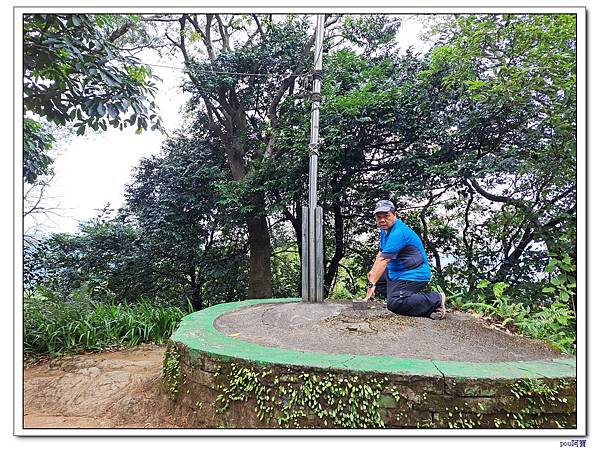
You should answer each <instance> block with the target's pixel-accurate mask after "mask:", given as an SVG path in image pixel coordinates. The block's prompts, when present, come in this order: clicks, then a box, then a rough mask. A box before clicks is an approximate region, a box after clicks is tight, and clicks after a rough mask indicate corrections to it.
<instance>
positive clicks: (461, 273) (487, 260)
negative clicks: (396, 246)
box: [25, 14, 577, 352]
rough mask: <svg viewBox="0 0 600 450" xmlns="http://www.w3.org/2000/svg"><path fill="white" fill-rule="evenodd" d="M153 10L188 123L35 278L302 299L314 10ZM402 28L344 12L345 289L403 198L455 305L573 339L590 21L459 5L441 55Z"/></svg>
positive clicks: (569, 343)
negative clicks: (408, 43)
mask: <svg viewBox="0 0 600 450" xmlns="http://www.w3.org/2000/svg"><path fill="white" fill-rule="evenodd" d="M153 19H154V20H158V19H160V20H161V21H162V22H161V23H163V22H164V23H166V24H167V25H166V26H167V32H166V38H165V39H166V40H167V42H170V43H171V45H172V46H173V48H174V49H175V50H177V51H178V52H181V53H182V54H183V56H184V59H185V63H186V70H187V72H186V73H187V74H188V78H189V79H188V81H187V82H186V83H185V86H184V89H185V90H187V91H188V92H190V93H191V94H192V96H193V98H192V100H191V101H190V104H189V105H188V110H187V112H186V113H187V114H186V117H187V118H188V120H187V121H186V122H183V123H182V125H181V128H180V129H179V130H178V131H177V132H176V133H174V134H173V136H172V137H171V138H169V139H168V140H166V141H165V143H164V146H163V152H162V153H161V155H159V156H156V157H152V158H148V159H145V160H142V161H141V162H140V163H139V165H138V167H137V168H136V170H135V171H134V175H133V178H132V181H131V183H130V185H129V186H128V187H127V189H126V198H127V200H126V205H125V206H124V207H123V208H122V210H121V211H118V212H117V214H115V215H110V216H102V217H100V218H98V219H95V220H93V221H90V222H88V223H85V224H82V226H81V229H80V232H79V233H78V234H75V235H54V236H51V237H49V238H48V240H47V241H46V242H45V243H44V245H43V246H39V248H37V249H36V250H35V251H34V252H31V253H29V254H28V257H27V259H26V261H25V262H26V270H25V274H26V281H27V283H26V288H27V289H28V290H30V291H31V292H39V287H40V286H44V287H45V288H46V289H48V290H49V291H51V292H52V293H53V295H57V296H62V298H64V299H67V298H69V296H70V295H71V293H72V292H73V291H75V290H77V289H80V288H81V287H82V286H86V287H87V288H88V289H90V292H91V295H92V296H96V297H95V298H98V299H99V300H102V299H104V300H103V301H107V299H113V300H114V299H116V300H118V301H125V300H126V301H128V302H130V304H133V303H136V302H138V301H140V300H141V299H149V298H150V299H152V301H153V302H155V303H157V304H167V303H170V304H177V305H179V306H184V305H186V303H187V302H188V301H189V302H190V303H191V304H192V305H193V307H194V308H195V309H201V308H204V307H206V306H210V305H212V304H215V303H219V302H223V301H233V300H239V299H243V298H249V297H256V296H271V295H273V296H282V297H283V296H285V297H287V296H298V295H299V294H300V291H299V282H300V258H299V255H300V254H301V248H300V247H301V232H302V229H301V224H302V216H301V211H302V208H301V206H302V205H303V204H305V202H306V194H305V193H306V192H307V173H308V141H309V129H310V108H311V99H310V98H309V97H308V96H307V91H306V89H305V87H304V85H305V84H306V83H305V82H301V81H302V80H305V77H306V74H307V71H308V69H307V68H308V67H310V60H311V57H312V55H311V54H310V53H311V52H310V49H311V47H310V45H307V43H309V44H310V43H311V42H312V41H311V33H310V27H309V24H310V22H308V19H307V18H306V17H303V16H290V17H283V16H282V17H281V18H279V19H273V18H272V17H269V16H256V15H245V16H244V15H241V16H226V15H223V16H221V15H210V14H209V15H207V16H199V15H187V14H184V15H182V16H177V17H174V16H164V17H160V18H158V17H146V18H145V21H151V20H153ZM398 25H399V22H394V21H393V18H391V17H390V18H385V17H379V16H368V17H367V16H365V17H360V16H344V17H337V16H328V18H327V33H326V39H325V48H326V53H325V55H324V80H323V97H322V103H321V137H322V142H321V145H320V148H319V151H320V158H319V203H320V205H322V206H323V208H324V220H325V227H324V228H325V229H324V235H325V239H326V246H325V247H326V250H325V251H326V255H325V263H326V267H325V285H326V291H327V292H326V294H328V295H329V296H330V297H334V298H349V297H355V296H359V295H362V294H363V292H364V288H365V283H366V280H365V276H364V274H365V273H366V271H367V270H368V267H369V265H370V264H371V263H372V260H373V257H374V255H375V253H376V236H377V234H376V230H375V227H374V224H373V223H372V217H371V212H370V211H371V209H372V205H373V203H374V201H375V200H377V199H379V198H391V199H392V200H394V201H395V202H396V204H397V206H398V207H399V210H400V215H401V217H402V218H403V220H404V221H405V222H407V223H408V224H409V225H411V226H412V227H413V228H414V229H415V230H416V231H417V232H418V233H419V234H420V235H421V236H422V237H423V241H424V244H425V246H426V249H427V251H428V253H429V255H430V259H431V263H432V268H433V270H434V282H435V283H436V284H438V285H439V286H440V287H441V288H443V289H444V290H445V291H446V292H447V293H448V294H449V295H450V298H451V301H452V303H453V304H454V306H455V307H458V308H463V309H466V310H471V311H475V312H478V313H481V314H483V315H485V316H487V317H490V318H491V319H493V320H495V321H496V322H498V323H499V324H500V325H501V326H504V327H506V328H508V329H511V330H513V331H518V332H521V333H524V334H527V335H530V336H533V337H537V338H543V339H548V340H550V341H551V342H553V343H554V345H556V347H557V348H559V349H560V350H561V351H566V352H570V351H573V350H574V346H575V317H576V310H577V302H576V282H575V278H576V261H577V254H576V202H575V200H576V156H577V155H576V140H575V139H576V104H575V93H576V92H575V88H576V83H575V81H576V80H575V62H576V35H575V17H574V16H572V15H567V14H536V15H468V16H467V15H465V16H457V17H453V18H452V19H451V20H448V21H446V22H444V23H442V24H440V25H439V26H438V29H437V30H436V32H437V33H438V37H439V39H438V42H437V43H436V44H435V45H433V46H432V48H431V49H430V50H429V51H427V53H425V54H423V55H421V54H415V53H413V52H411V51H406V52H404V53H399V52H397V51H395V50H394V46H393V39H392V38H393V35H394V31H395V29H396V28H397V26H398ZM169 27H171V28H169ZM211 33H212V34H211ZM175 36H177V37H175ZM211 36H212V38H211ZM215 37H218V38H219V39H214V38H215ZM240 74H241V75H243V74H268V76H252V77H248V76H241V75H240ZM305 81H306V80H305ZM39 142H40V145H42V146H43V145H46V144H45V143H44V142H45V141H44V140H43V139H42V140H40V141H39ZM36 164H38V166H39V167H41V168H43V166H44V164H45V163H44V161H43V160H40V162H38V163H36ZM36 295H37V294H36Z"/></svg>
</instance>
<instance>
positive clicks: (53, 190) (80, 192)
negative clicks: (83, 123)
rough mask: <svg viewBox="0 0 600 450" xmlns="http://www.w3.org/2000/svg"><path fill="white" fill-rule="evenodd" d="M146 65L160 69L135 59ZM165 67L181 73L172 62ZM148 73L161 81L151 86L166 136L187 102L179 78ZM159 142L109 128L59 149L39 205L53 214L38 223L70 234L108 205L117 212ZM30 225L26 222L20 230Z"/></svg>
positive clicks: (153, 136)
mask: <svg viewBox="0 0 600 450" xmlns="http://www.w3.org/2000/svg"><path fill="white" fill-rule="evenodd" d="M138 57H139V58H140V59H141V60H142V61H144V62H147V63H150V64H159V63H160V64H163V65H164V64H165V63H166V62H165V61H162V62H161V61H158V59H157V56H156V55H155V54H154V53H153V52H147V53H146V54H144V55H143V56H142V55H138ZM168 65H171V66H173V67H181V64H180V63H179V62H178V61H175V60H173V61H169V62H168ZM152 70H153V71H154V73H155V74H156V75H158V76H159V77H160V78H161V79H162V80H163V81H162V82H157V84H158V87H159V89H158V92H157V95H156V97H155V101H156V103H157V105H158V106H159V107H160V114H161V117H162V119H163V125H164V126H165V128H167V130H169V131H172V130H174V129H176V128H177V127H178V126H179V110H180V108H181V106H183V104H184V102H185V101H186V99H187V98H188V96H187V95H185V94H183V93H182V92H181V89H180V88H179V84H180V83H179V80H180V79H181V77H182V72H181V71H179V70H173V69H167V68H162V67H152ZM164 138H165V136H164V135H163V134H161V133H160V132H158V131H151V130H147V131H144V132H143V133H142V134H140V135H137V134H135V127H128V128H125V129H124V130H123V131H119V130H118V129H112V128H109V129H108V130H107V131H105V132H102V133H95V134H89V135H87V134H86V135H84V136H74V137H73V138H71V139H69V142H68V143H66V144H64V145H62V146H61V148H60V150H59V156H58V157H57V158H56V160H55V163H54V172H55V177H54V179H53V180H52V183H51V185H50V188H49V189H48V190H47V192H46V194H45V198H46V201H45V204H46V205H47V206H50V207H53V208H58V211H57V213H58V214H52V215H50V216H49V217H48V218H47V219H46V218H44V217H39V216H38V217H37V220H38V221H43V222H42V223H43V228H44V229H46V230H48V231H56V232H58V231H61V232H74V231H76V230H77V228H78V224H79V222H80V221H82V220H87V219H89V218H92V217H94V216H96V215H97V211H96V210H97V209H100V208H102V207H103V206H104V205H105V204H106V203H110V204H111V207H112V208H115V209H116V208H118V207H119V206H121V205H122V203H123V193H124V187H125V185H126V184H127V183H128V182H129V181H130V175H131V171H132V169H133V168H134V167H135V166H137V164H138V162H139V161H140V159H141V158H142V157H147V156H150V155H152V154H157V153H158V152H159V151H160V147H161V144H162V141H163V140H164ZM30 224H31V223H30V222H28V221H26V223H25V230H27V229H28V227H29V225H30Z"/></svg>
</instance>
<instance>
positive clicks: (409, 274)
mask: <svg viewBox="0 0 600 450" xmlns="http://www.w3.org/2000/svg"><path fill="white" fill-rule="evenodd" d="M379 248H380V250H381V255H382V256H383V257H384V258H386V259H387V258H391V260H390V262H389V263H388V265H387V270H388V276H389V278H390V280H394V281H396V280H407V281H429V280H431V268H430V267H429V263H428V262H427V254H426V253H425V247H423V242H421V239H420V238H419V236H418V235H417V233H415V232H414V231H413V230H412V229H410V228H409V227H408V226H407V225H406V224H405V223H404V222H402V220H400V219H396V223H395V224H394V225H393V226H392V228H391V229H390V231H389V233H388V232H386V231H384V230H381V231H380V234H379Z"/></svg>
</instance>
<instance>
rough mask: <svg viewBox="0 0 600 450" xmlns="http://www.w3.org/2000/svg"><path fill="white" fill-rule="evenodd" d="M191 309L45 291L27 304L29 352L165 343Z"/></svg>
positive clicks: (26, 347)
mask: <svg viewBox="0 0 600 450" xmlns="http://www.w3.org/2000/svg"><path fill="white" fill-rule="evenodd" d="M184 315H185V312H184V311H183V310H181V309H179V308H176V307H162V306H157V305H154V304H152V303H150V302H141V303H138V304H136V305H129V304H127V303H101V302H93V301H91V300H90V297H89V294H88V292H87V291H86V289H85V287H82V288H80V289H77V290H75V291H74V292H73V293H72V295H71V296H70V297H69V298H68V299H66V300H65V299H64V298H60V297H58V298H57V297H55V296H54V295H53V294H52V293H51V292H48V291H47V290H44V289H39V290H38V291H37V292H36V293H35V295H32V296H29V297H27V298H26V300H25V304H24V324H23V325H24V334H23V351H24V355H25V356H26V357H27V356H32V355H40V354H42V355H45V354H48V355H52V356H56V355H60V354H65V353H74V352H81V351H90V350H96V351H97V350H104V349H107V348H111V347H112V348H120V347H130V346H134V345H138V344H142V343H150V342H151V343H156V344H161V343H163V342H165V341H166V340H167V339H169V337H170V336H171V334H172V333H173V331H175V328H176V327H177V325H178V324H179V322H180V320H181V318H182V317H183V316H184Z"/></svg>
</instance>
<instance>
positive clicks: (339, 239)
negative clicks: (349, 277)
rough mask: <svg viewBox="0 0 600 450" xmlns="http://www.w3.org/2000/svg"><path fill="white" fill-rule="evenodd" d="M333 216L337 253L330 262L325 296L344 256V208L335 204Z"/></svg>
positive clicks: (325, 283)
mask: <svg viewBox="0 0 600 450" xmlns="http://www.w3.org/2000/svg"><path fill="white" fill-rule="evenodd" d="M333 217H334V226H335V253H334V254H333V257H332V258H331V261H330V262H329V267H328V268H327V272H326V273H325V279H324V280H323V285H324V286H323V288H324V291H325V292H324V296H325V297H327V296H328V295H329V292H331V288H333V286H332V284H333V280H334V279H335V276H336V274H337V272H338V269H339V265H340V261H341V260H342V258H343V257H344V218H343V217H342V208H340V206H339V205H337V204H335V203H334V205H333Z"/></svg>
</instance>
